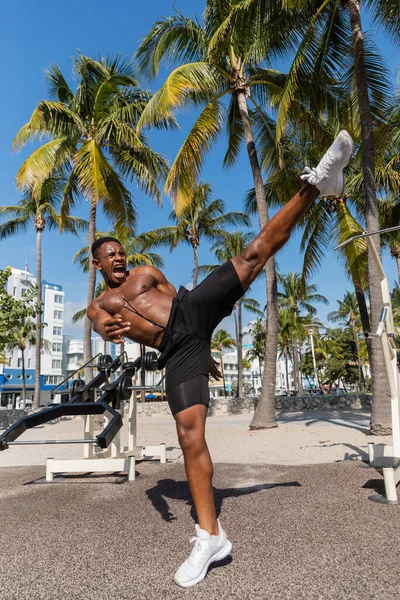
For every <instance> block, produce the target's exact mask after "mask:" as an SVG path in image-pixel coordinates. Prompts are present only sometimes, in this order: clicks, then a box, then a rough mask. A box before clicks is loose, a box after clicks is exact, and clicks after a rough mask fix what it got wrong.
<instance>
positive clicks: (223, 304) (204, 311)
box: [184, 261, 244, 338]
mask: <svg viewBox="0 0 400 600" xmlns="http://www.w3.org/2000/svg"><path fill="white" fill-rule="evenodd" d="M243 294H244V290H243V287H242V284H241V282H240V279H239V276H238V274H237V272H236V270H235V268H234V266H233V264H232V262H231V261H228V262H227V263H225V264H223V265H221V266H220V267H218V268H217V269H215V271H213V272H212V273H211V274H210V275H208V277H206V278H205V279H204V280H203V281H202V282H201V283H200V284H199V285H198V286H196V287H195V288H194V290H192V291H191V292H190V293H189V294H187V296H186V297H185V306H184V314H185V320H187V325H188V327H190V328H191V331H192V332H193V333H194V334H197V335H201V336H204V337H207V338H211V335H212V332H213V331H214V329H215V327H216V326H217V325H218V323H220V321H222V319H223V318H224V317H227V316H228V315H230V314H231V312H232V310H233V307H234V305H235V304H236V302H237V301H238V300H239V299H240V298H241V297H242V296H243Z"/></svg>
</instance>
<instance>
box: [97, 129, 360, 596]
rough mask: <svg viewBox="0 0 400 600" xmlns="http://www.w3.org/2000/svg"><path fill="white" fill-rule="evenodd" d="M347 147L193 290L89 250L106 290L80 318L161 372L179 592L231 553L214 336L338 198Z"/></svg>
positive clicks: (102, 250)
mask: <svg viewBox="0 0 400 600" xmlns="http://www.w3.org/2000/svg"><path fill="white" fill-rule="evenodd" d="M352 147H353V145H352V141H351V138H350V136H349V134H348V133H347V132H346V131H342V132H340V133H339V135H338V136H337V138H336V139H335V141H334V143H333V144H332V146H331V147H330V148H329V150H328V151H327V152H326V154H325V155H324V157H323V158H322V160H321V162H320V163H319V165H318V166H317V167H316V169H308V168H306V169H305V171H306V172H305V174H303V175H302V176H301V179H303V180H304V181H305V182H306V184H305V185H304V187H303V188H302V189H301V190H300V192H298V193H297V194H296V196H294V197H293V198H292V199H291V200H290V201H289V202H288V203H287V204H286V205H285V206H284V207H283V208H282V209H281V210H280V211H279V212H278V213H277V214H276V215H275V216H274V217H273V218H272V219H271V220H270V221H269V222H268V223H267V224H266V226H265V227H264V228H263V229H262V231H261V232H260V234H259V235H258V236H257V237H256V238H255V239H254V240H253V241H252V242H251V243H250V244H249V245H248V246H247V248H245V249H244V250H243V252H242V253H241V254H240V255H239V256H236V257H235V258H233V259H232V260H230V261H228V262H227V263H225V264H224V265H222V266H221V267H219V268H218V269H216V270H215V271H214V272H213V273H212V274H211V275H209V276H208V277H207V278H206V279H204V281H202V282H201V283H200V284H199V285H198V286H197V287H196V288H195V289H194V290H192V291H188V290H186V289H185V288H183V287H181V288H180V289H179V291H178V292H177V291H176V290H175V288H174V286H173V285H171V284H170V283H169V282H168V281H167V279H166V278H165V277H164V275H163V274H162V273H161V271H159V270H158V269H156V268H155V267H136V268H133V269H130V270H129V271H127V270H126V255H125V252H124V250H123V248H122V247H121V245H120V243H119V242H118V240H116V239H114V238H101V239H99V240H97V241H96V242H95V243H94V244H93V246H92V255H93V263H94V265H95V267H96V269H98V270H99V271H100V272H101V274H102V276H103V278H104V280H105V282H106V284H107V289H106V290H105V291H104V292H103V293H102V294H101V295H100V296H99V297H98V298H96V299H95V300H93V302H92V303H91V304H90V306H89V309H88V312H87V314H88V317H89V319H90V320H91V321H92V323H93V329H94V330H95V331H96V332H97V333H99V334H100V335H101V337H102V338H103V339H104V340H106V341H110V342H114V343H116V344H120V343H122V342H123V341H124V337H127V338H128V339H130V340H134V341H135V342H138V343H140V344H145V345H146V346H150V347H152V348H155V349H156V350H158V351H159V352H160V357H159V368H163V367H164V366H165V367H166V391H167V398H168V402H169V406H170V408H171V412H172V415H173V417H174V419H175V422H176V429H177V434H178V438H179V444H180V446H181V448H182V451H183V456H184V461H185V470H186V476H187V479H188V483H189V488H190V492H191V495H192V498H193V503H194V506H195V509H196V514H197V518H198V525H197V524H196V537H195V546H194V548H193V550H192V552H191V554H190V556H189V558H188V559H187V560H186V561H185V562H184V563H183V564H182V565H181V566H180V568H179V569H178V571H177V572H176V573H175V577H174V581H175V583H177V584H178V585H180V586H182V587H190V586H192V585H195V584H196V583H199V582H200V581H202V580H203V579H204V577H205V576H206V573H207V569H208V567H209V565H210V564H211V563H212V562H214V561H217V560H221V559H222V558H225V557H226V556H227V555H228V554H230V552H231V548H232V545H231V543H230V541H229V540H228V539H227V536H226V534H225V532H224V530H223V529H222V527H221V524H220V522H219V520H218V519H217V515H216V511H215V503H214V494H213V487H212V476H213V465H212V462H211V458H210V455H209V452H208V448H207V444H206V441H205V436H204V430H205V421H206V416H207V407H208V401H209V392H208V375H209V366H210V340H211V337H212V333H213V330H214V329H215V327H216V326H217V325H218V323H219V322H220V321H221V320H222V319H223V318H224V317H226V316H227V315H229V314H230V313H231V312H232V309H233V306H234V305H235V303H236V302H237V301H238V300H239V298H241V296H242V295H243V294H244V292H245V290H247V288H248V287H249V286H250V284H251V283H252V282H253V281H254V279H255V278H256V277H257V275H258V274H259V273H260V271H261V270H262V269H263V267H264V266H265V263H266V262H267V260H268V259H269V258H270V257H271V256H272V255H273V254H275V252H277V250H279V249H280V248H281V247H282V246H283V245H284V244H285V243H286V242H287V241H288V239H289V237H290V232H291V230H292V228H293V227H294V226H295V225H296V224H297V223H298V221H299V219H300V218H301V217H302V215H303V214H304V213H305V211H306V210H307V208H308V207H309V206H310V205H311V204H312V203H313V202H314V201H315V200H316V198H317V197H318V196H320V195H321V196H340V195H341V194H342V192H343V169H344V167H345V166H346V165H347V164H348V162H349V160H350V158H351V153H352ZM211 370H212V371H213V368H212V369H211ZM214 372H215V371H214Z"/></svg>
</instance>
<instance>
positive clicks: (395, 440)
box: [335, 225, 400, 505]
mask: <svg viewBox="0 0 400 600" xmlns="http://www.w3.org/2000/svg"><path fill="white" fill-rule="evenodd" d="M398 229H400V225H398V226H395V227H389V228H388V229H381V230H379V231H372V232H368V231H364V232H363V233H362V234H360V235H356V236H354V237H352V238H350V239H348V240H346V241H345V242H343V243H342V244H340V245H339V246H337V247H336V248H335V250H337V249H338V248H342V247H343V246H345V245H347V244H348V243H349V242H351V241H353V240H355V239H359V238H365V241H366V243H367V247H368V251H369V252H370V253H371V256H372V257H373V260H374V262H375V265H376V267H377V269H378V272H379V276H380V280H381V293H382V303H383V307H382V312H381V315H380V319H379V323H378V327H377V330H376V332H375V333H368V334H367V333H366V334H365V335H366V337H374V338H379V340H380V342H381V346H382V351H383V356H384V361H385V367H386V373H387V378H388V383H389V389H390V403H391V420H392V445H391V446H389V445H386V444H374V443H372V442H370V443H369V444H368V454H369V461H370V466H371V467H373V468H375V469H377V470H378V471H379V472H382V474H383V479H384V484H385V494H386V497H383V496H380V495H379V494H375V495H374V496H371V497H370V500H372V501H374V502H378V503H381V504H398V505H399V504H400V499H399V496H398V495H397V490H396V487H397V484H398V483H399V481H400V372H399V368H398V365H397V348H396V341H395V329H394V324H393V311H392V303H391V299H390V290H389V284H388V280H387V277H386V274H385V271H384V270H383V266H382V262H381V260H380V258H379V255H378V253H377V251H376V248H375V245H374V243H373V241H372V239H371V236H373V235H377V234H380V233H387V232H389V231H395V230H398Z"/></svg>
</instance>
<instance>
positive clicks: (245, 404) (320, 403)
mask: <svg viewBox="0 0 400 600" xmlns="http://www.w3.org/2000/svg"><path fill="white" fill-rule="evenodd" d="M371 398H372V396H371V394H348V395H346V394H344V395H343V396H336V395H328V396H276V397H275V408H276V410H277V412H298V411H301V410H335V409H339V410H340V409H344V408H349V409H358V410H359V409H361V408H370V407H371ZM256 405H257V398H213V399H211V400H210V406H209V409H208V414H209V416H220V415H239V414H242V413H244V414H246V413H252V412H254V408H255V406H256ZM125 407H126V410H127V408H128V405H127V404H126V405H125ZM32 412H34V411H33V410H32V409H25V410H0V429H7V427H10V425H13V423H15V422H16V421H18V419H20V418H21V417H23V416H24V415H27V414H31V413H32ZM137 412H138V415H142V416H145V417H152V416H159V415H170V414H171V413H170V410H169V406H168V403H167V402H143V403H142V402H138V404H137ZM70 418H73V417H61V418H60V419H57V420H65V419H70Z"/></svg>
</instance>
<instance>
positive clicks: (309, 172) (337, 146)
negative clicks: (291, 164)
mask: <svg viewBox="0 0 400 600" xmlns="http://www.w3.org/2000/svg"><path fill="white" fill-rule="evenodd" d="M352 152H353V140H352V139H351V137H350V134H349V133H348V132H347V131H345V130H342V131H341V132H340V133H339V134H338V135H337V137H336V138H335V141H334V142H333V144H332V146H331V147H330V148H329V149H328V150H327V152H326V153H325V154H324V156H323V157H322V159H321V161H320V163H319V165H318V166H317V167H316V168H315V169H309V168H308V167H305V169H304V171H305V173H304V174H303V175H300V178H301V179H302V180H303V181H307V182H308V183H311V185H315V187H316V188H317V189H318V190H319V191H320V192H321V196H341V195H342V194H343V189H344V178H343V169H344V168H345V166H346V165H347V164H348V163H349V161H350V158H351V155H352Z"/></svg>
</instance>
